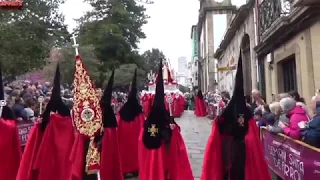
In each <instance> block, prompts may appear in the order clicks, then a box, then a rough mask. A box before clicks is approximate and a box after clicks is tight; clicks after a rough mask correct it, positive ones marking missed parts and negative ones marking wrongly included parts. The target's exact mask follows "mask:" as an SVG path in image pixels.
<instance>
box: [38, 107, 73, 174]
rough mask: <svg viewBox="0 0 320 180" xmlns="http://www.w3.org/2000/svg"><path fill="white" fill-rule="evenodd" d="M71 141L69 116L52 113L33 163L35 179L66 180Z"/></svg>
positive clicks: (69, 166) (69, 167)
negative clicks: (36, 173) (35, 173)
mask: <svg viewBox="0 0 320 180" xmlns="http://www.w3.org/2000/svg"><path fill="white" fill-rule="evenodd" d="M73 142H74V128H73V125H72V120H71V118H70V117H62V116H61V115H59V114H56V113H55V114H52V115H51V116H50V122H49V124H48V126H47V128H46V130H45V132H44V135H43V139H42V142H41V145H40V147H39V152H38V155H37V157H36V159H35V163H34V169H37V170H38V178H37V180H66V179H68V178H69V177H70V171H71V162H70V161H69V157H70V152H71V148H72V144H73Z"/></svg>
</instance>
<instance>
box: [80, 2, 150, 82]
mask: <svg viewBox="0 0 320 180" xmlns="http://www.w3.org/2000/svg"><path fill="white" fill-rule="evenodd" d="M87 2H88V3H89V4H90V5H91V6H92V8H93V10H92V11H90V12H88V13H87V14H86V15H85V16H83V17H82V18H81V19H79V21H78V22H79V28H78V34H79V35H80V44H82V45H83V44H85V45H92V46H93V47H94V54H95V56H96V57H97V59H98V60H99V62H100V63H99V65H98V72H99V73H100V74H99V78H98V82H99V83H98V84H100V85H102V82H103V81H104V80H105V78H106V77H105V73H104V72H107V71H110V70H111V69H113V68H115V67H118V66H119V65H121V64H131V63H133V64H137V65H138V66H142V65H143V61H142V59H141V57H140V55H139V54H138V52H137V48H138V43H139V41H140V39H143V38H145V37H146V36H145V34H144V32H143V31H142V26H143V25H144V24H146V23H147V19H148V16H147V15H146V14H145V8H144V7H143V6H141V5H138V4H137V3H136V2H135V1H134V0H111V1H101V0H87Z"/></svg>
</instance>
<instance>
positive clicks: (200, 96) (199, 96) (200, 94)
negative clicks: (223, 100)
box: [197, 89, 203, 99]
mask: <svg viewBox="0 0 320 180" xmlns="http://www.w3.org/2000/svg"><path fill="white" fill-rule="evenodd" d="M197 97H198V98H199V99H203V94H202V91H201V89H199V90H198V93H197Z"/></svg>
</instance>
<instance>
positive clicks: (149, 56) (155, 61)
mask: <svg viewBox="0 0 320 180" xmlns="http://www.w3.org/2000/svg"><path fill="white" fill-rule="evenodd" d="M142 58H143V59H144V61H145V67H144V69H145V71H146V72H149V71H150V70H152V71H153V72H157V71H158V67H159V63H160V59H166V56H165V55H164V53H163V52H162V51H160V50H159V49H157V48H153V49H151V50H147V51H145V52H144V53H143V54H142Z"/></svg>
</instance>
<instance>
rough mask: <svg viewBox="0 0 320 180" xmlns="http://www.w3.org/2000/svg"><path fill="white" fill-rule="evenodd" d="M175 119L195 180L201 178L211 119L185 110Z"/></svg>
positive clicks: (134, 179) (135, 179)
mask: <svg viewBox="0 0 320 180" xmlns="http://www.w3.org/2000/svg"><path fill="white" fill-rule="evenodd" d="M175 120H176V122H177V123H178V124H179V125H180V126H181V133H182V135H183V138H184V141H185V143H186V146H187V148H188V154H189V159H190V162H191V166H192V170H193V175H194V177H195V180H200V176H201V170H202V163H203V155H204V150H205V147H206V144H207V140H208V137H209V135H210V132H211V126H210V124H211V120H209V119H208V118H206V117H202V118H196V117H195V115H194V113H193V111H185V112H184V113H183V115H182V117H181V118H176V119H175ZM126 180H138V179H137V178H130V179H126Z"/></svg>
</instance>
